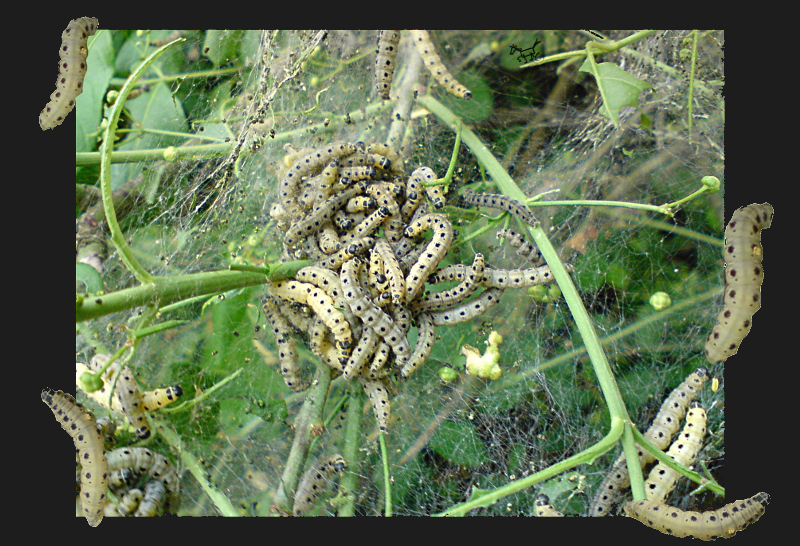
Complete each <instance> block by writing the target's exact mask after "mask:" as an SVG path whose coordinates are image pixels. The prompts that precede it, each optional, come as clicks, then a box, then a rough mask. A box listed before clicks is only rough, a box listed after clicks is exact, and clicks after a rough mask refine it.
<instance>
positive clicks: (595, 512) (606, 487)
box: [589, 367, 708, 517]
mask: <svg viewBox="0 0 800 546" xmlns="http://www.w3.org/2000/svg"><path fill="white" fill-rule="evenodd" d="M707 380H708V370H707V369H706V368H703V367H700V368H697V369H696V370H695V371H693V372H692V373H690V374H689V375H688V376H687V377H686V379H685V380H684V381H683V382H682V383H681V384H680V385H678V386H677V387H676V388H675V390H673V391H672V392H671V393H670V394H669V396H668V397H667V399H666V400H664V402H663V403H662V404H661V408H660V409H659V411H658V413H657V414H656V417H655V419H653V424H652V425H650V428H648V429H647V432H645V433H644V436H645V438H647V439H648V440H650V442H652V443H653V445H655V446H656V447H657V448H658V449H661V450H663V449H665V448H666V447H667V444H669V441H670V440H671V439H672V437H673V436H675V433H676V432H677V431H678V427H679V426H680V421H681V419H683V416H684V414H685V413H686V409H687V408H688V407H689V404H690V403H691V402H692V400H694V399H695V398H697V395H698V394H699V393H700V390H701V389H702V388H703V385H705V383H706V381H707ZM638 451H639V464H641V465H645V464H648V463H651V462H653V461H654V460H655V458H654V457H653V456H652V455H650V453H649V452H646V451H644V450H643V449H642V448H639V449H638ZM629 485H630V476H629V475H628V465H627V463H626V462H625V454H624V453H623V454H621V455H620V456H619V457H618V458H617V460H616V461H614V464H613V465H612V467H611V470H610V471H609V472H608V474H607V475H606V477H605V479H604V480H603V482H602V483H601V484H600V486H599V487H598V488H597V493H596V494H595V496H594V499H592V502H591V503H590V504H589V515H590V516H592V517H602V516H605V515H606V514H608V512H609V508H610V507H611V505H612V504H613V502H614V500H615V499H616V498H617V495H618V494H619V492H620V490H622V489H625V488H626V487H628V486H629Z"/></svg>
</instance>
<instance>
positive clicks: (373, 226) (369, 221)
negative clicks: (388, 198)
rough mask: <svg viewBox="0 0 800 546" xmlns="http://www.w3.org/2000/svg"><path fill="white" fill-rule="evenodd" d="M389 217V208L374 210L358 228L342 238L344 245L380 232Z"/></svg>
mask: <svg viewBox="0 0 800 546" xmlns="http://www.w3.org/2000/svg"><path fill="white" fill-rule="evenodd" d="M387 216H389V208H388V207H380V208H378V209H377V210H374V211H373V212H371V213H370V214H369V216H367V217H366V218H364V220H362V221H361V222H359V223H358V225H357V226H356V227H354V228H353V229H352V230H351V231H348V232H347V233H346V234H344V235H343V236H342V243H343V244H348V243H349V242H350V241H354V240H356V239H360V238H363V237H368V236H370V235H372V234H373V233H375V232H376V231H377V230H378V228H379V227H380V226H381V224H382V223H383V221H384V220H385V219H386V217H387Z"/></svg>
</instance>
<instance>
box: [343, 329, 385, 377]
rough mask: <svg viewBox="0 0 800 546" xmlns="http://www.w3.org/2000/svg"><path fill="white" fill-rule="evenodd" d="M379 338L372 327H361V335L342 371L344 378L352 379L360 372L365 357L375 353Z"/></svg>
mask: <svg viewBox="0 0 800 546" xmlns="http://www.w3.org/2000/svg"><path fill="white" fill-rule="evenodd" d="M379 340H380V338H379V337H378V334H377V332H375V330H373V329H372V328H364V329H362V331H361V337H360V338H359V340H358V343H356V346H355V347H354V348H353V352H352V353H351V354H350V358H349V359H348V361H347V364H345V366H344V370H343V371H342V375H343V376H344V378H345V379H346V380H348V381H352V380H353V379H355V378H356V377H358V376H359V375H360V374H361V370H362V369H363V368H364V364H366V362H367V359H368V358H369V357H371V356H372V355H373V354H374V353H375V348H376V347H377V346H378V341H379Z"/></svg>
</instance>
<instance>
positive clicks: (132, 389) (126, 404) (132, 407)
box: [76, 354, 162, 440]
mask: <svg viewBox="0 0 800 546" xmlns="http://www.w3.org/2000/svg"><path fill="white" fill-rule="evenodd" d="M110 359H111V355H109V354H97V355H95V356H94V357H92V360H91V361H89V368H90V369H91V370H92V371H95V372H96V371H98V370H99V369H100V368H102V367H103V366H105V364H106V362H108V361H109V360H110ZM77 367H78V366H77V363H76V368H77ZM103 379H104V385H103V389H101V390H100V391H97V392H98V393H99V395H98V396H96V397H95V396H93V398H95V400H97V401H98V402H99V403H100V404H101V405H103V406H104V407H108V400H109V396H110V392H111V390H110V389H111V388H113V389H114V396H112V397H110V398H111V409H112V410H114V411H117V412H119V413H121V414H122V415H124V416H125V418H126V419H127V420H128V422H129V423H130V424H131V426H132V427H133V429H134V431H135V432H136V435H137V436H138V437H139V438H140V439H142V440H146V439H147V438H149V437H150V425H149V424H148V422H147V417H145V415H144V414H145V411H146V410H145V407H144V403H143V397H142V392H141V391H140V390H139V384H138V383H136V379H135V378H134V377H133V372H131V369H130V368H129V367H128V366H121V365H120V362H119V361H116V362H114V363H113V364H112V365H111V366H110V367H109V368H108V369H107V370H106V372H105V373H104V374H103ZM92 394H95V393H92ZM92 394H90V396H92ZM159 396H162V395H159ZM115 400H116V401H117V403H118V405H117V404H115ZM156 409H157V408H156Z"/></svg>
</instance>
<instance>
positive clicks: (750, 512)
mask: <svg viewBox="0 0 800 546" xmlns="http://www.w3.org/2000/svg"><path fill="white" fill-rule="evenodd" d="M768 503H769V495H767V494H766V493H758V494H756V495H754V496H752V497H750V498H749V499H744V500H739V501H735V502H732V503H730V504H726V505H725V506H723V507H722V508H720V509H718V510H711V511H708V512H693V511H688V512H687V511H683V510H678V509H677V508H675V507H672V506H668V505H666V504H662V503H658V502H654V501H651V500H640V501H631V502H628V503H626V504H625V505H624V507H623V508H624V509H625V513H626V514H627V515H628V516H629V517H632V518H633V519H636V520H638V521H640V522H642V523H644V524H645V525H647V526H648V527H652V528H653V529H657V530H658V531H661V532H662V533H665V534H667V535H672V536H676V537H693V538H699V539H700V540H714V539H717V538H729V537H732V536H733V535H735V534H736V533H737V532H738V531H741V530H742V529H744V528H745V527H747V526H748V525H750V524H752V523H755V522H756V521H758V520H759V518H760V517H761V516H763V515H764V510H765V508H766V505H767V504H768Z"/></svg>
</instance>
